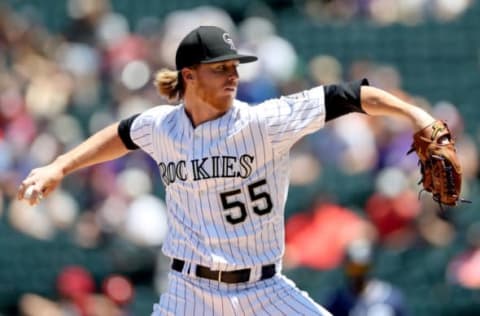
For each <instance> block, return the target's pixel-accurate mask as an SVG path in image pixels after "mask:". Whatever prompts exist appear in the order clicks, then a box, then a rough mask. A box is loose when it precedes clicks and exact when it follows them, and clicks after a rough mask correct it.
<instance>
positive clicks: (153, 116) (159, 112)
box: [135, 105, 181, 123]
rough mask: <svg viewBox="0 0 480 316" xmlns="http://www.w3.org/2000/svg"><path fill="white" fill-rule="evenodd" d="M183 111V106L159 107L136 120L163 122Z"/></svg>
mask: <svg viewBox="0 0 480 316" xmlns="http://www.w3.org/2000/svg"><path fill="white" fill-rule="evenodd" d="M180 110H181V106H173V105H157V106H155V107H153V108H150V109H148V110H146V111H144V112H142V113H140V115H139V116H138V117H137V118H136V120H135V121H136V122H143V123H147V122H152V123H153V122H156V123H158V122H161V121H163V120H164V119H165V118H167V117H170V116H172V115H175V114H176V113H178V112H179V111H180Z"/></svg>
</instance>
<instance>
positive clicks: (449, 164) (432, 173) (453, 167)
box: [407, 121, 468, 209]
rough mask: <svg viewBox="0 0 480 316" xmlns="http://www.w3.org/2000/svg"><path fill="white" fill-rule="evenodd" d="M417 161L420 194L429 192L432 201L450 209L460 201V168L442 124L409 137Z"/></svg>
mask: <svg viewBox="0 0 480 316" xmlns="http://www.w3.org/2000/svg"><path fill="white" fill-rule="evenodd" d="M413 151H415V152H416V153H417V155H418V158H419V165H420V171H421V173H422V179H421V180H420V182H419V184H420V183H422V185H423V190H425V191H428V192H431V193H432V197H433V200H434V201H436V202H438V203H439V204H440V207H441V209H443V205H448V206H454V205H456V204H457V202H458V201H462V202H468V201H465V200H462V199H460V191H461V187H462V168H461V167H460V163H459V160H458V157H457V153H456V149H455V141H454V139H453V138H452V135H451V133H450V130H449V129H448V126H447V124H446V123H445V122H443V121H435V122H433V123H432V124H430V125H428V126H427V127H425V128H424V129H422V130H420V131H418V132H416V133H415V134H414V135H413V144H412V148H411V149H410V150H409V151H408V153H407V154H410V153H411V152H413Z"/></svg>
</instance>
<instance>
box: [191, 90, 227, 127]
mask: <svg viewBox="0 0 480 316" xmlns="http://www.w3.org/2000/svg"><path fill="white" fill-rule="evenodd" d="M184 101H185V102H184V104H185V112H186V113H187V115H188V117H189V118H190V121H191V123H192V125H193V127H197V126H198V125H200V124H202V123H205V122H208V121H211V120H214V119H216V118H219V117H221V116H222V115H224V114H225V113H227V111H228V110H229V109H230V107H231V106H228V107H225V108H219V107H215V106H213V105H211V104H210V103H208V102H205V101H203V100H200V99H198V98H188V97H187V96H185V98H184Z"/></svg>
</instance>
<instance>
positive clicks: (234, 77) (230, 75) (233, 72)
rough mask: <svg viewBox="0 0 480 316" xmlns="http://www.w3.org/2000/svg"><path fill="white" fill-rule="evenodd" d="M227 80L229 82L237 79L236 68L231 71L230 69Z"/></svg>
mask: <svg viewBox="0 0 480 316" xmlns="http://www.w3.org/2000/svg"><path fill="white" fill-rule="evenodd" d="M228 79H230V80H233V79H238V70H237V67H232V69H230V72H229V74H228Z"/></svg>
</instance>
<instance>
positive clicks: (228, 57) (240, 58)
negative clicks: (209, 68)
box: [200, 54, 258, 64]
mask: <svg viewBox="0 0 480 316" xmlns="http://www.w3.org/2000/svg"><path fill="white" fill-rule="evenodd" d="M227 60H238V61H239V62H240V63H241V64H245V63H251V62H254V61H257V60H258V58H257V57H256V56H251V55H240V54H230V55H223V56H220V57H216V58H212V59H208V60H203V61H201V62H200V63H201V64H212V63H218V62H221V61H227Z"/></svg>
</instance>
